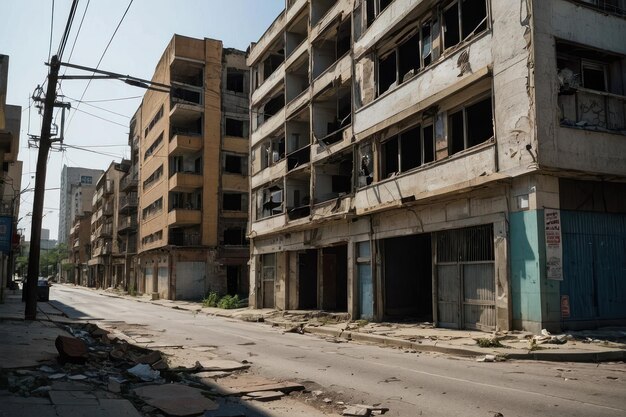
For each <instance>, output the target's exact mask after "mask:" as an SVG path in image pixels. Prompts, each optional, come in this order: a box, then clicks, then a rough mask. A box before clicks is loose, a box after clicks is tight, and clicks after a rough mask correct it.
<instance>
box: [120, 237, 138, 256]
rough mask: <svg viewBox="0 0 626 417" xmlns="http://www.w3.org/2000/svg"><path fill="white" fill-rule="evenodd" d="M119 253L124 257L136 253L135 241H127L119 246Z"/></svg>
mask: <svg viewBox="0 0 626 417" xmlns="http://www.w3.org/2000/svg"><path fill="white" fill-rule="evenodd" d="M120 252H121V253H124V254H126V255H129V254H134V253H137V241H136V240H135V239H129V240H127V241H125V242H122V243H121V244H120Z"/></svg>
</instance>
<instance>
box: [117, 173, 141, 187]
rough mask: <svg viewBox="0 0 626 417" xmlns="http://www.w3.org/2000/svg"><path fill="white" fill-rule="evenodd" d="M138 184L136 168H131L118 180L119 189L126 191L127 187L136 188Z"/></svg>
mask: <svg viewBox="0 0 626 417" xmlns="http://www.w3.org/2000/svg"><path fill="white" fill-rule="evenodd" d="M138 184H139V173H138V172H137V170H136V169H133V170H131V171H130V172H129V173H128V174H126V176H124V178H122V180H121V181H120V191H126V190H129V189H135V188H137V185H138Z"/></svg>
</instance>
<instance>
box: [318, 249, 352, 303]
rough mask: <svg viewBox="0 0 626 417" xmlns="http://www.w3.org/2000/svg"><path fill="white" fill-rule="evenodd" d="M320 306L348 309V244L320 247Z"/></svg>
mask: <svg viewBox="0 0 626 417" xmlns="http://www.w3.org/2000/svg"><path fill="white" fill-rule="evenodd" d="M321 295H322V299H321V303H320V304H321V308H322V310H327V311H341V312H344V311H348V245H339V246H331V247H327V248H323V249H322V294H321Z"/></svg>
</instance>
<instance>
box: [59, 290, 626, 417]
mask: <svg viewBox="0 0 626 417" xmlns="http://www.w3.org/2000/svg"><path fill="white" fill-rule="evenodd" d="M50 298H51V300H53V301H52V304H53V305H54V306H55V307H57V308H59V309H61V310H62V311H63V312H64V313H66V314H67V315H68V316H69V317H71V318H77V319H85V320H90V321H94V322H95V321H98V320H102V321H113V322H117V321H123V322H126V323H129V324H133V325H138V326H140V327H141V329H142V332H144V333H145V334H147V335H148V337H149V338H150V339H151V340H153V341H154V344H156V345H184V346H195V347H198V346H217V348H218V349H217V352H218V353H219V354H220V355H222V356H224V357H225V358H230V359H234V360H239V361H241V360H243V359H246V360H248V361H250V362H252V364H253V367H252V370H253V371H254V372H258V373H259V374H262V375H264V376H270V377H278V378H285V379H297V380H300V381H311V382H314V383H316V384H319V385H320V386H322V387H323V389H324V391H325V392H328V393H331V394H330V396H332V397H333V398H334V399H335V400H340V401H345V402H346V403H362V404H377V403H380V404H382V405H384V406H386V407H389V408H390V411H389V412H388V413H387V414H386V415H391V416H403V417H409V416H411V417H412V416H421V415H424V416H468V417H469V416H481V417H492V416H494V415H495V414H496V413H502V415H503V416H505V417H512V416H520V417H521V416H523V417H530V416H581V417H589V416H625V415H626V365H625V364H623V363H603V364H599V365H596V364H574V363H548V362H531V361H508V362H499V363H478V362H475V361H474V360H472V359H466V358H456V357H452V356H449V355H443V354H415V353H413V354H411V353H404V352H403V351H401V350H397V349H392V348H383V347H378V346H370V345H362V344H357V343H354V342H350V343H333V342H331V341H329V340H325V339H321V338H318V337H316V336H311V335H299V334H294V333H283V332H282V331H281V330H279V329H275V328H272V327H270V326H267V325H264V324H260V323H247V322H242V321H237V320H232V319H225V318H219V317H214V316H206V315H202V314H194V313H193V312H189V311H184V310H176V309H172V308H166V307H163V306H159V305H154V304H151V303H145V302H140V301H135V300H131V299H122V298H114V297H108V296H105V295H101V294H98V293H95V292H94V291H91V290H87V289H83V288H79V287H74V288H72V287H68V286H60V285H56V286H53V287H52V288H51V294H50ZM325 395H326V394H325Z"/></svg>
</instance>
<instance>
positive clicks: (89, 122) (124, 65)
mask: <svg viewBox="0 0 626 417" xmlns="http://www.w3.org/2000/svg"><path fill="white" fill-rule="evenodd" d="M71 3H72V0H0V22H1V24H0V54H4V55H9V79H8V92H7V104H12V105H18V106H21V107H22V126H21V132H20V150H19V155H18V159H19V160H21V161H23V163H24V167H23V176H22V189H23V190H24V189H26V188H32V187H33V186H34V183H35V177H34V175H35V172H34V171H35V166H36V163H37V149H35V148H29V147H28V134H31V135H37V136H38V135H39V134H40V132H41V116H40V115H39V113H38V110H37V109H36V108H35V107H34V106H30V104H31V100H30V96H31V95H32V93H33V91H34V89H35V88H36V87H37V85H42V83H43V82H44V80H45V78H46V75H47V67H46V66H45V65H44V63H45V62H47V61H48V59H49V56H50V54H49V53H50V52H51V55H54V54H55V52H56V51H57V50H58V48H59V42H60V38H61V36H62V34H63V31H64V29H65V25H66V22H67V18H68V14H69V10H70V6H71ZM129 3H131V0H80V1H79V4H78V8H77V11H76V17H75V18H74V23H73V25H72V31H71V34H70V37H69V40H68V42H67V46H66V48H65V53H64V55H63V61H64V62H70V63H73V64H78V65H83V66H87V67H96V65H97V64H98V61H99V60H100V58H101V57H102V56H103V53H104V51H105V48H106V46H107V43H109V41H110V40H111V37H112V36H113V33H114V31H115V28H116V27H117V25H118V23H119V22H120V20H121V19H122V16H123V15H124V12H125V10H126V9H127V7H128V5H129ZM284 6H285V0H227V1H224V0H132V4H131V5H130V8H129V9H128V12H127V14H126V16H125V17H124V19H123V20H122V23H121V25H120V27H119V29H118V31H117V33H116V34H115V36H114V37H113V40H112V42H111V44H110V46H109V48H108V50H107V51H106V53H105V54H104V56H103V57H102V62H101V63H100V66H99V68H100V69H102V70H106V71H112V72H116V73H121V74H125V75H126V74H128V75H132V76H135V77H139V78H143V79H150V78H152V74H153V72H154V68H155V66H156V64H157V62H158V60H159V59H160V57H161V55H162V53H163V51H164V49H165V47H166V46H167V44H168V43H169V41H170V39H171V38H172V36H173V34H174V33H177V34H180V35H185V36H191V37H196V38H213V39H220V40H222V41H223V44H224V47H231V48H237V49H241V50H244V51H245V50H246V48H248V46H250V43H251V42H255V41H257V40H258V39H259V38H260V37H261V35H262V34H263V33H264V32H265V30H266V29H267V28H268V27H269V25H270V24H271V23H272V22H273V21H274V19H275V18H276V17H277V16H278V15H279V13H280V12H281V11H282V10H283V8H284ZM53 8H54V12H53ZM83 15H84V20H83V23H82V26H81V25H80V23H81V20H82V19H83ZM79 26H80V32H79V33H78V29H79ZM77 34H78V36H77ZM72 49H73V51H72ZM65 71H67V74H68V75H69V74H81V75H87V74H89V73H83V72H80V71H76V70H71V69H69V70H66V69H63V68H62V69H61V73H62V74H63V73H64V72H65ZM87 84H88V81H86V80H63V81H62V82H61V85H60V88H59V90H58V93H59V94H62V95H64V96H65V97H64V100H65V101H68V102H70V103H71V104H72V110H70V113H69V115H67V116H66V128H65V139H64V143H66V144H68V145H73V146H81V147H83V148H84V149H83V150H79V149H73V148H66V150H65V151H63V152H60V151H55V152H51V154H50V157H49V159H48V169H47V176H46V190H47V191H46V197H45V202H44V217H43V228H44V229H49V230H50V237H51V238H52V239H56V238H57V235H58V223H59V199H60V191H59V189H58V187H59V184H60V177H61V170H62V168H63V165H67V166H81V167H89V168H96V169H102V170H106V169H107V167H108V166H109V164H110V163H111V161H113V160H116V161H119V160H120V159H121V158H122V157H128V156H129V153H130V151H129V147H128V123H129V120H130V117H132V115H133V114H134V112H135V110H136V109H137V107H138V106H139V104H140V102H141V96H143V94H144V92H145V90H142V89H140V88H136V87H132V86H129V85H127V84H124V83H123V82H120V81H116V80H94V81H92V82H91V83H90V85H89V87H88V88H87V89H86V90H85V88H86V87H87ZM83 94H84V97H83V99H82V101H83V103H80V105H79V103H78V100H80V98H81V96H83ZM112 99H114V101H112ZM77 105H78V107H77ZM94 106H95V107H94ZM76 108H77V110H74V109H76ZM88 113H89V114H88ZM103 119H107V120H103ZM55 121H56V124H58V125H60V115H59V114H58V113H57V114H56V115H55ZM32 201H33V193H32V192H24V193H23V194H22V199H21V203H20V204H21V205H20V215H19V218H21V220H20V222H19V224H18V228H21V229H24V231H23V232H24V233H25V235H26V240H29V239H30V223H31V219H32V218H31V217H30V216H29V213H30V212H31V210H32Z"/></svg>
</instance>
